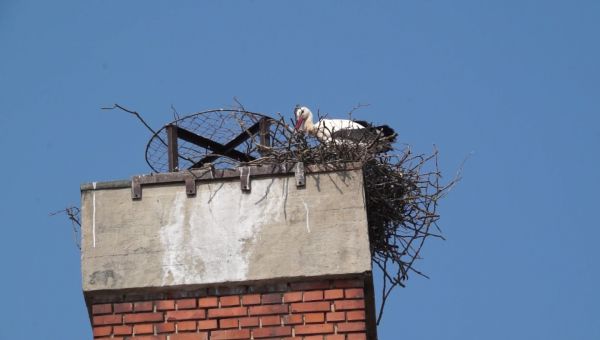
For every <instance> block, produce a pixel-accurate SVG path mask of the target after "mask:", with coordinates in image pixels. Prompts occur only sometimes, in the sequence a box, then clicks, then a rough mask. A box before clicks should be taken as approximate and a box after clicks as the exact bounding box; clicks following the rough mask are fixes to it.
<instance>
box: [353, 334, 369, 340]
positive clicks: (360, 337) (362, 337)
mask: <svg viewBox="0 0 600 340" xmlns="http://www.w3.org/2000/svg"><path fill="white" fill-rule="evenodd" d="M348 340H367V335H366V334H364V333H362V334H358V333H355V334H348Z"/></svg>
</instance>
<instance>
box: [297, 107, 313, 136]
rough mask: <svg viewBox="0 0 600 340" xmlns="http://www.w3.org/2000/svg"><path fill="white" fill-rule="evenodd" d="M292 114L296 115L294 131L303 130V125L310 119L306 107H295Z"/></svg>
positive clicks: (310, 114)
mask: <svg viewBox="0 0 600 340" xmlns="http://www.w3.org/2000/svg"><path fill="white" fill-rule="evenodd" d="M294 114H295V115H296V130H304V123H305V122H306V121H307V120H309V119H312V112H310V110H309V109H308V107H306V106H299V105H296V109H295V110H294Z"/></svg>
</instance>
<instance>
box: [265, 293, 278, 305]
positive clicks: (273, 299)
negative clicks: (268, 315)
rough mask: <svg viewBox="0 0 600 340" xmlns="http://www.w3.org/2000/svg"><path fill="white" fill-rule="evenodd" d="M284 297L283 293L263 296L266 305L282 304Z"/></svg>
mask: <svg viewBox="0 0 600 340" xmlns="http://www.w3.org/2000/svg"><path fill="white" fill-rule="evenodd" d="M282 297H283V296H282V295H281V293H275V294H263V296H262V303H263V304H264V305H269V304H276V303H281V301H282Z"/></svg>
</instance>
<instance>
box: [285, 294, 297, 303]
mask: <svg viewBox="0 0 600 340" xmlns="http://www.w3.org/2000/svg"><path fill="white" fill-rule="evenodd" d="M283 302H285V303H292V302H302V292H289V293H285V294H283Z"/></svg>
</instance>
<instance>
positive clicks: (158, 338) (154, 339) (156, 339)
mask: <svg viewBox="0 0 600 340" xmlns="http://www.w3.org/2000/svg"><path fill="white" fill-rule="evenodd" d="M115 339H117V338H114V339H111V340H115ZM119 339H121V338H119ZM127 339H130V338H127ZM134 339H135V340H167V336H166V335H142V336H136V337H134ZM171 339H172V338H171Z"/></svg>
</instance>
